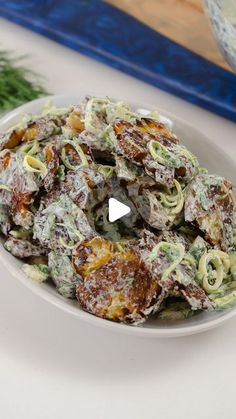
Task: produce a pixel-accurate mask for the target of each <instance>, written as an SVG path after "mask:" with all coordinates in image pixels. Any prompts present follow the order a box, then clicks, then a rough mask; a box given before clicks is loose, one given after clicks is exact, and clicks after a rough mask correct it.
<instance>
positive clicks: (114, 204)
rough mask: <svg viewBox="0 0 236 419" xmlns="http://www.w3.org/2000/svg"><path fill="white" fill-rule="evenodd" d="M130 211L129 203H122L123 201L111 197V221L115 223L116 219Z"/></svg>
mask: <svg viewBox="0 0 236 419" xmlns="http://www.w3.org/2000/svg"><path fill="white" fill-rule="evenodd" d="M129 213H130V207H128V205H125V204H122V202H120V201H118V200H117V199H115V198H110V199H109V215H108V219H109V221H110V222H111V223H113V222H114V221H116V220H119V218H122V217H124V215H127V214H129Z"/></svg>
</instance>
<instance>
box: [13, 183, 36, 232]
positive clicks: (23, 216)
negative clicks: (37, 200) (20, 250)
mask: <svg viewBox="0 0 236 419" xmlns="http://www.w3.org/2000/svg"><path fill="white" fill-rule="evenodd" d="M33 201H34V194H33V193H18V192H17V191H16V190H15V191H14V192H13V197H12V205H11V208H10V214H11V216H12V219H13V221H14V223H15V224H16V225H20V226H22V227H24V228H26V229H28V228H29V227H31V226H32V225H33V219H34V217H33V213H32V212H31V211H30V209H29V207H30V204H32V203H33Z"/></svg>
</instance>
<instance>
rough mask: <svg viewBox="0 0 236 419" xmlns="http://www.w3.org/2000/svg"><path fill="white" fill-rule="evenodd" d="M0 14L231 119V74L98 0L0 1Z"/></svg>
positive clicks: (235, 82)
mask: <svg viewBox="0 0 236 419" xmlns="http://www.w3.org/2000/svg"><path fill="white" fill-rule="evenodd" d="M0 15H1V16H2V17H5V18H7V19H10V20H12V21H14V22H16V23H18V24H21V25H23V26H25V27H27V28H30V29H33V30H34V31H36V32H39V33H41V34H43V35H46V36H48V37H49V38H51V39H53V40H55V41H58V42H60V43H62V44H64V45H66V46H68V47H70V48H73V49H75V50H77V51H79V52H81V53H83V54H86V55H88V56H90V57H92V58H95V59H96V60H99V61H101V62H103V63H105V64H108V65H111V66H112V67H115V68H116V69H119V70H121V71H124V72H126V73H128V74H130V75H132V76H134V77H137V78H139V79H140V80H143V81H145V82H147V83H150V84H152V85H154V86H156V87H159V88H161V89H163V90H165V91H167V92H170V93H173V94H174V95H177V96H179V97H181V98H183V99H185V100H188V101H189V102H191V103H194V104H196V105H199V106H202V107H204V108H205V109H208V110H210V111H212V112H215V113H217V114H219V115H222V116H224V117H226V118H229V119H231V120H233V121H236V76H235V75H234V74H233V73H231V72H228V71H226V70H224V69H222V68H220V67H218V66H216V65H215V64H213V63H211V62H209V61H207V60H205V59H203V58H201V57H200V56H198V55H197V54H194V53H192V52H191V51H189V50H188V49H186V48H184V47H182V46H180V45H179V44H177V43H175V42H173V41H171V40H170V39H168V38H166V37H165V36H163V35H161V34H160V33H158V32H156V31H154V30H152V29H150V28H149V27H147V26H146V25H144V24H142V23H141V22H139V21H138V20H136V19H134V18H133V17H131V16H129V15H127V14H126V13H124V12H122V11H120V10H118V9H116V8H114V7H113V6H110V5H109V4H106V3H104V2H103V1H99V0H67V1H66V0H44V1H42V0H38V1H32V0H31V1H30V0H21V1H19V0H18V1H9V0H8V1H6V0H0Z"/></svg>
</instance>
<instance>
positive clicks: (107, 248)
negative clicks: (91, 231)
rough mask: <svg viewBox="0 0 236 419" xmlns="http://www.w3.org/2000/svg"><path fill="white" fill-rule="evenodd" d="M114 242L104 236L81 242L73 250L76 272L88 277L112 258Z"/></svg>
mask: <svg viewBox="0 0 236 419" xmlns="http://www.w3.org/2000/svg"><path fill="white" fill-rule="evenodd" d="M112 252H113V243H112V242H110V241H109V240H106V239H103V238H102V237H94V238H93V239H92V240H86V241H83V242H82V243H80V244H79V245H78V246H77V247H76V249H75V250H74V252H73V264H74V267H75V269H76V272H77V273H79V274H80V275H81V276H82V277H83V278H86V277H87V276H88V275H89V274H90V273H91V272H92V271H94V270H96V269H99V268H100V267H101V266H103V265H105V264H106V263H107V262H109V260H110V259H111V258H112Z"/></svg>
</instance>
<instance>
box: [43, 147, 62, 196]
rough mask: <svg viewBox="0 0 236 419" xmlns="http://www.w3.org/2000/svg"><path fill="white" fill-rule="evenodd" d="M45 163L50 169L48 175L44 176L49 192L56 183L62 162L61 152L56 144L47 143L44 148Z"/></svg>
mask: <svg viewBox="0 0 236 419" xmlns="http://www.w3.org/2000/svg"><path fill="white" fill-rule="evenodd" d="M44 154H45V158H46V159H45V163H46V166H47V169H48V172H47V175H46V177H45V178H44V187H45V189H46V191H47V192H50V191H51V190H52V189H53V187H54V184H55V180H56V175H57V171H58V168H59V164H60V159H59V154H58V151H57V149H56V146H55V145H54V144H47V145H46V147H45V148H44Z"/></svg>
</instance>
